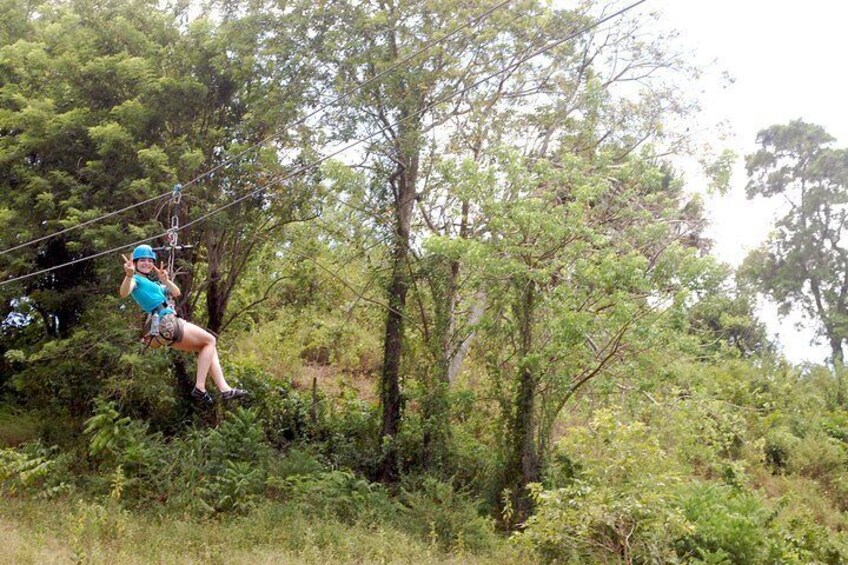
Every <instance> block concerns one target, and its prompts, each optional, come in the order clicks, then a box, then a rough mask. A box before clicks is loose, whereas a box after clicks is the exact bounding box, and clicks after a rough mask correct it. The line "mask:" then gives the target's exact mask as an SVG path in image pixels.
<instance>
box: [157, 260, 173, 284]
mask: <svg viewBox="0 0 848 565" xmlns="http://www.w3.org/2000/svg"><path fill="white" fill-rule="evenodd" d="M153 270H154V271H156V276H157V277H158V278H159V282H160V283H162V284H166V283H168V282H170V280H171V279H169V278H168V269H166V268H165V262H164V261H160V262H159V268H158V269H157V268H156V263H154V264H153Z"/></svg>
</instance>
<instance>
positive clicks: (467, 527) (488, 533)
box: [400, 477, 497, 551]
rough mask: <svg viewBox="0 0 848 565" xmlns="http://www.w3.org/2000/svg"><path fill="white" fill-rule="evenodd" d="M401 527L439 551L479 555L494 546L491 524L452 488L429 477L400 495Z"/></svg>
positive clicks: (464, 495)
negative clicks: (462, 551) (467, 552)
mask: <svg viewBox="0 0 848 565" xmlns="http://www.w3.org/2000/svg"><path fill="white" fill-rule="evenodd" d="M400 502H401V504H402V514H403V516H404V521H403V525H404V527H405V528H406V529H407V530H408V531H410V532H411V533H413V534H415V535H416V536H418V537H419V538H421V539H426V540H429V541H430V542H431V543H432V544H434V545H436V546H438V547H439V548H440V549H442V550H461V549H470V550H472V551H482V550H485V549H489V548H491V547H493V546H494V545H495V543H496V537H497V536H496V533H495V523H494V520H492V519H491V518H488V517H484V516H481V515H480V513H479V510H478V508H477V504H476V503H475V502H474V501H473V500H472V498H471V497H470V496H468V495H467V494H466V493H463V492H460V491H457V490H456V489H455V488H454V487H453V485H452V484H450V483H448V482H444V481H440V480H438V479H436V478H433V477H424V479H423V480H421V481H419V482H416V483H413V484H410V485H408V488H404V489H403V490H402V491H401V495H400Z"/></svg>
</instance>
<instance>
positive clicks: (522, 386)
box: [505, 281, 539, 525]
mask: <svg viewBox="0 0 848 565" xmlns="http://www.w3.org/2000/svg"><path fill="white" fill-rule="evenodd" d="M523 284H524V288H523V289H522V292H521V295H520V300H519V303H518V305H517V308H516V310H517V313H518V321H519V331H520V334H521V335H520V348H521V350H520V353H521V359H522V362H521V367H520V369H519V380H518V388H517V390H516V393H515V407H514V408H515V410H514V413H513V421H512V427H511V430H510V438H509V440H510V443H511V448H510V450H509V453H508V454H507V458H508V459H507V462H506V477H505V478H506V485H505V486H506V488H508V489H509V491H510V493H511V494H510V502H511V504H512V509H513V518H512V523H513V524H518V523H521V522H523V521H524V520H526V519H527V517H529V516H530V512H531V511H532V501H531V500H530V497H529V494H528V493H527V485H528V484H529V483H531V482H534V481H536V480H538V478H539V460H538V457H537V453H536V442H535V415H534V412H535V408H536V385H537V382H536V380H537V377H536V367H534V366H533V365H532V364H531V363H530V362H529V361H528V358H529V356H530V354H531V353H532V349H533V335H532V330H533V316H534V310H535V294H536V287H535V284H534V283H533V282H532V281H525V282H524V283H523ZM510 525H512V524H510Z"/></svg>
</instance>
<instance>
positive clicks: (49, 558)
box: [0, 499, 532, 564]
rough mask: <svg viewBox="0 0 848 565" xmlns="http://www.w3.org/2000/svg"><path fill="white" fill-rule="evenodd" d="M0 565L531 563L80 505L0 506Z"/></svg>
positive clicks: (322, 530) (350, 535) (296, 527)
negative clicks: (125, 564) (35, 564)
mask: <svg viewBox="0 0 848 565" xmlns="http://www.w3.org/2000/svg"><path fill="white" fill-rule="evenodd" d="M0 547H2V548H3V549H2V551H0V563H15V564H24V563H38V564H41V563H110V564H111V563H139V564H141V563H204V564H217V563H221V564H224V563H227V564H230V563H250V564H262V563H293V564H300V563H304V564H308V563H320V564H335V563H369V564H371V563H410V564H429V563H434V564H435V563H448V564H450V563H455V564H459V563H463V564H465V563H469V564H474V563H479V564H485V563H492V564H494V563H498V564H501V563H519V562H520V563H523V564H526V563H529V562H531V561H532V559H531V558H529V557H528V556H526V555H521V554H520V552H519V551H518V550H517V549H516V548H514V547H512V546H510V545H508V544H507V543H506V542H504V543H503V544H502V545H500V546H499V547H496V548H492V549H491V551H490V552H489V554H487V555H471V554H469V553H468V552H466V551H463V550H462V548H459V549H457V550H455V551H454V552H452V553H451V554H446V553H444V552H442V551H441V550H440V549H438V548H436V547H435V546H433V545H432V544H428V543H426V542H424V541H422V540H418V539H415V538H413V537H410V536H409V535H407V534H405V533H402V532H399V531H396V530H391V529H386V528H385V527H368V526H367V525H345V524H341V523H338V522H333V521H327V520H317V519H314V518H310V517H309V516H304V515H302V514H297V513H294V512H292V511H290V510H289V509H287V508H286V507H285V506H284V505H282V504H268V505H267V506H264V507H261V508H258V509H256V510H255V511H254V512H252V513H251V514H250V515H249V516H243V517H234V518H226V519H220V520H218V519H216V520H197V519H190V518H180V517H174V516H164V517H163V516H156V515H153V514H147V513H136V512H129V511H126V510H123V509H121V508H119V507H117V506H113V505H110V504H100V503H96V502H83V501H71V500H65V501H36V500H23V499H4V500H2V503H0Z"/></svg>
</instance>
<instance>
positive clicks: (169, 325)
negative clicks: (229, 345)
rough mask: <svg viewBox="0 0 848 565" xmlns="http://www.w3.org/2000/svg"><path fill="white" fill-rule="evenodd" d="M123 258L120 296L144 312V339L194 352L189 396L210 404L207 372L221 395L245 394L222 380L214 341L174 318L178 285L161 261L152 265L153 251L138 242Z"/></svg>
mask: <svg viewBox="0 0 848 565" xmlns="http://www.w3.org/2000/svg"><path fill="white" fill-rule="evenodd" d="M121 257H122V258H123V260H124V274H125V276H124V280H123V282H121V290H120V293H121V298H126V297H127V296H132V297H133V300H135V301H136V303H137V304H138V305H139V306H140V307H141V309H142V310H144V312H145V313H147V315H148V321H147V324H145V334H146V335H145V336H144V339H145V340H146V341H147V342H148V344H151V345H155V346H162V345H164V346H170V347H173V348H174V349H178V350H180V351H187V352H189V353H197V354H198V355H197V378H196V380H195V384H194V389H193V390H192V391H191V396H192V397H193V398H195V399H197V400H199V401H200V402H203V403H204V404H206V405H211V404H213V403H214V400H213V399H212V395H210V394H209V393H208V392H207V391H206V376H207V374H209V372H210V371H211V373H212V380H213V381H214V382H215V386H216V387H218V390H220V391H221V398H223V399H224V400H234V399H236V398H241V397H243V396H245V395H246V394H247V391H245V390H243V389H240V388H232V387H231V386H230V385H229V384H227V381H226V379H224V372H223V370H222V369H221V362H220V360H219V359H218V349H217V340H216V339H215V336H213V335H212V334H211V333H209V332H208V331H206V330H204V329H203V328H201V327H199V326H196V325H194V324H192V323H191V322H187V321H185V320H182V319H180V318H178V317H177V314H176V311H175V310H174V307H173V304H172V303H171V302H170V299H172V298H177V297H179V296H180V294H181V292H180V289H179V287H178V286H177V285H176V284H174V282H173V281H172V280H171V279H170V278H169V273H168V270H167V269H166V268H165V266H164V264H160V266H159V267H158V268H157V267H156V263H155V261H156V252H155V251H153V248H152V247H150V246H149V245H139V246H138V247H136V248H135V249H134V250H133V253H132V259H127V257H126V256H124V255H123V254H122V255H121Z"/></svg>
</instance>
